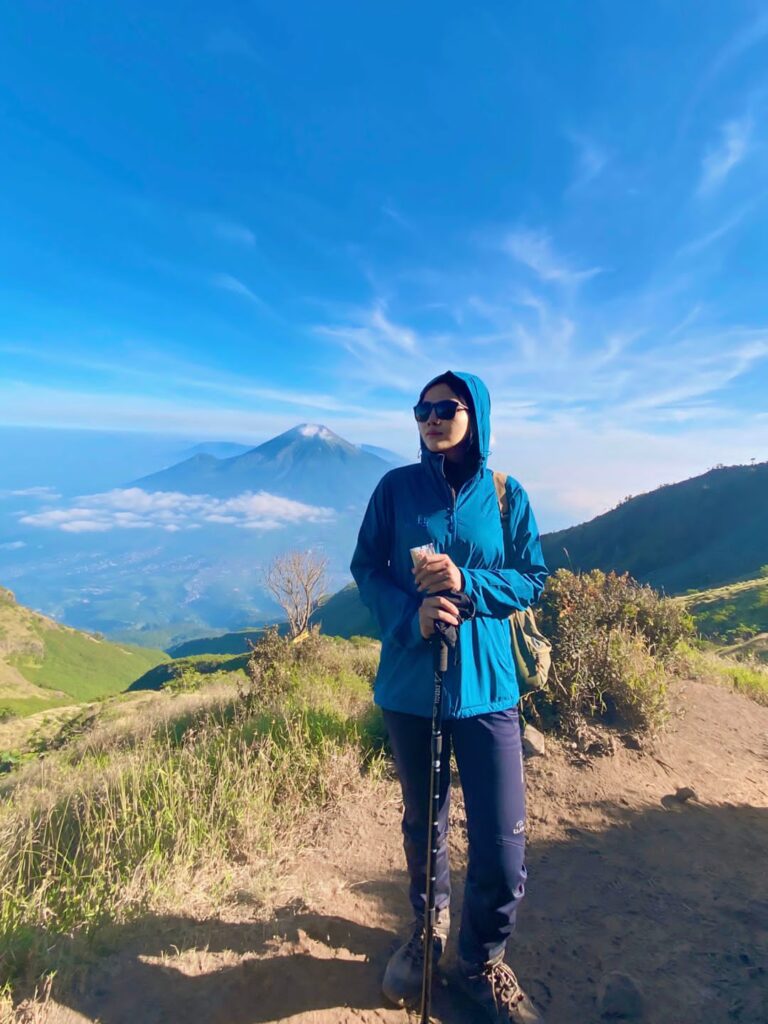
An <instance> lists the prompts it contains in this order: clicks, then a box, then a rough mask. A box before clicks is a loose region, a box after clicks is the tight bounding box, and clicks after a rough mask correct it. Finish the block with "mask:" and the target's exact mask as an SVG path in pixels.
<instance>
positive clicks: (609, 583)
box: [534, 569, 692, 729]
mask: <svg viewBox="0 0 768 1024" xmlns="http://www.w3.org/2000/svg"><path fill="white" fill-rule="evenodd" d="M539 620H540V623H541V626H542V629H543V631H544V632H545V633H546V634H547V635H548V636H549V638H550V640H551V641H552V648H553V650H552V682H551V685H550V687H549V688H548V690H547V691H546V692H545V693H544V694H543V695H539V696H538V697H534V704H535V706H536V707H537V708H538V710H539V712H540V713H542V712H544V713H548V714H549V716H550V717H552V716H554V719H555V721H556V723H557V724H558V725H560V726H561V727H563V728H565V729H569V728H572V727H573V726H575V724H576V722H577V720H578V719H579V718H581V717H583V716H585V715H604V716H606V717H609V718H610V717H614V718H618V719H621V720H622V721H624V722H625V723H626V724H628V725H632V726H635V727H639V728H645V729H650V728H653V727H654V726H656V725H659V724H660V723H661V722H662V721H663V718H664V711H665V706H666V704H665V688H666V686H665V663H666V662H667V660H668V659H669V658H670V656H671V655H672V653H673V652H674V650H675V649H676V647H677V645H678V644H679V642H680V640H681V639H683V638H684V637H687V636H689V635H690V634H691V632H692V620H691V618H690V616H689V615H688V614H687V612H686V611H685V610H684V609H683V608H682V607H681V606H680V605H679V604H677V603H676V602H673V601H671V600H669V599H667V598H663V597H661V596H659V595H658V594H657V593H656V592H655V591H654V590H653V589H652V588H651V587H649V586H644V585H642V584H639V583H638V582H637V581H636V580H633V579H632V578H631V577H630V576H629V575H628V574H626V573H625V574H624V575H617V574H616V573H613V572H611V573H604V572H601V571H600V570H598V569H595V570H593V571H592V572H588V573H581V574H574V573H572V572H569V571H567V570H566V569H560V570H558V571H557V572H556V573H555V574H554V575H553V576H552V577H550V579H549V581H548V583H547V587H546V589H545V592H544V595H543V598H542V602H541V610H540V614H539Z"/></svg>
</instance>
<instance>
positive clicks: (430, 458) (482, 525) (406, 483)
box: [351, 372, 547, 1024]
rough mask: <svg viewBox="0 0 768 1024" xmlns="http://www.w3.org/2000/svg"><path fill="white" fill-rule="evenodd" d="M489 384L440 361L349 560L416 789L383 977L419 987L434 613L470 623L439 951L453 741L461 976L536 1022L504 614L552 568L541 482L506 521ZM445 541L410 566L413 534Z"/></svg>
mask: <svg viewBox="0 0 768 1024" xmlns="http://www.w3.org/2000/svg"><path fill="white" fill-rule="evenodd" d="M490 407H491V402H490V396H489V394H488V390H487V388H486V387H485V385H484V384H483V382H482V381H481V380H480V379H479V378H478V377H475V376H474V375H472V374H469V373H458V372H456V373H454V372H448V373H443V374H441V375H440V376H439V377H436V378H435V379H434V380H432V381H430V382H429V383H428V384H427V385H426V387H425V388H424V389H423V390H422V392H421V394H420V396H419V401H418V403H417V404H416V406H415V407H414V413H415V416H416V421H417V423H418V427H419V433H420V435H421V461H420V463H416V464H414V465H410V466H404V467H402V468H398V469H393V470H391V471H390V472H388V473H387V474H386V475H385V476H384V477H383V479H382V480H381V481H380V482H379V484H378V485H377V487H376V489H375V491H374V492H373V495H372V497H371V499H370V502H369V503H368V508H367V510H366V513H365V517H364V519H363V523H362V526H361V528H360V534H359V537H358V541H357V547H356V549H355V553H354V556H353V558H352V564H351V570H352V575H353V576H354V578H355V581H356V582H357V586H358V588H359V591H360V596H361V598H362V600H363V602H364V604H366V605H367V606H368V608H369V609H370V610H371V612H372V614H373V616H374V618H375V620H376V622H377V624H378V626H379V629H380V632H381V640H382V646H381V660H380V663H379V668H378V672H377V676H376V683H375V688H374V699H375V701H376V703H377V704H378V705H379V706H380V707H381V708H382V710H383V715H384V720H385V723H386V726H387V731H388V733H389V739H390V743H391V747H392V751H393V753H394V758H395V765H396V768H397V773H398V776H399V778H400V784H401V787H402V791H403V802H404V805H405V811H404V814H403V823H402V827H403V837H404V847H405V856H406V861H407V865H408V873H409V876H410V901H411V905H412V907H413V913H414V917H415V921H414V924H413V929H412V933H411V934H410V937H409V938H408V940H407V941H406V942H404V943H403V945H402V946H400V948H399V949H397V950H396V952H395V953H393V955H392V956H391V958H390V960H389V963H388V964H387V968H386V972H385V974H384V980H383V986H382V987H383V991H384V994H385V995H386V996H387V998H388V999H389V1000H391V1001H392V1002H394V1003H395V1004H397V1005H399V1006H403V1005H405V1004H407V1003H412V1002H415V1001H416V1000H417V999H418V997H419V995H420V993H421V983H422V971H423V941H422V940H423V926H424V909H425V906H424V904H425V889H426V859H427V845H428V842H429V836H428V818H429V806H428V804H429V778H430V738H431V715H432V698H433V686H432V680H433V669H432V664H433V663H432V651H431V643H430V640H431V637H432V635H433V633H434V632H435V622H436V621H437V620H439V621H442V622H444V623H449V624H453V625H455V626H459V627H460V628H459V631H458V636H459V640H458V645H457V647H456V649H455V654H452V656H451V658H450V659H449V667H448V671H447V673H446V674H445V681H444V689H443V737H444V738H443V750H442V762H441V768H442V770H441V773H440V800H439V815H438V830H439V843H438V853H437V863H436V881H435V891H436V903H435V905H436V909H437V914H436V926H435V945H434V962H435V963H437V961H438V959H439V958H440V956H441V955H442V953H443V949H444V946H445V942H446V940H447V938H448V932H449V927H450V917H449V913H450V912H449V904H450V897H451V887H450V878H449V866H448V843H447V834H448V806H449V799H450V754H451V748H453V750H454V752H455V754H456V762H457V765H458V769H459V776H460V779H461V785H462V789H463V792H464V802H465V805H466V813H467V833H468V845H469V859H468V866H467V879H466V886H465V890H464V905H463V908H462V914H461V927H460V930H459V940H458V941H459V948H458V957H457V971H456V982H457V984H458V986H459V987H460V988H461V989H462V991H463V992H464V993H465V994H466V995H468V996H469V998H470V999H472V1000H474V1001H475V1002H476V1003H477V1004H479V1005H480V1006H481V1007H482V1008H483V1009H484V1010H485V1012H486V1016H487V1018H488V1019H489V1020H491V1021H495V1022H497V1024H501V1022H503V1024H509V1022H515V1024H534V1022H540V1021H541V1020H542V1018H541V1017H540V1015H539V1013H538V1011H537V1010H536V1008H535V1007H534V1005H533V1003H532V1002H531V1000H530V999H529V998H528V997H527V996H526V995H525V993H524V992H523V991H522V989H521V987H520V985H519V983H518V981H517V978H516V977H515V974H514V972H513V971H512V969H511V968H510V967H509V966H508V965H507V964H506V963H505V962H504V953H505V949H506V945H507V940H508V938H509V936H510V935H511V934H512V932H513V930H514V927H515V917H516V914H517V908H518V905H519V903H520V901H521V899H522V898H523V895H524V892H525V880H526V870H525V863H524V860H525V794H524V783H523V759H522V749H521V740H520V726H519V721H518V709H517V703H518V699H519V692H518V686H517V680H516V675H515V669H514V664H513V660H512V654H511V651H510V634H509V624H508V622H507V621H506V619H507V617H508V616H509V615H510V614H511V613H512V612H513V611H514V610H515V609H520V608H527V607H528V606H529V605H531V604H533V603H534V602H535V601H536V600H537V599H538V597H539V595H540V594H541V591H542V588H543V586H544V581H545V579H546V576H547V568H546V566H545V564H544V559H543V556H542V553H541V545H540V542H539V533H538V529H537V526H536V521H535V519H534V517H533V512H532V511H531V506H530V504H529V502H528V497H527V495H526V493H525V491H524V490H523V488H522V487H521V486H520V484H519V483H517V481H516V480H514V479H513V478H511V477H510V478H508V480H507V496H508V499H509V507H510V516H509V520H508V521H507V522H505V524H504V526H502V521H501V517H500V512H499V504H498V498H497V494H496V490H495V488H494V482H493V474H492V471H491V470H490V469H488V468H487V466H486V461H487V459H488V449H489V443H490V436H491V427H490ZM430 542H431V543H432V544H433V545H434V548H435V550H436V551H437V552H438V553H437V554H434V555H431V556H427V558H426V559H425V560H424V561H422V562H420V563H419V568H418V569H414V568H413V567H412V564H413V563H412V560H411V555H410V549H411V548H414V547H419V546H421V545H424V544H428V543H430ZM450 591H454V592H456V591H458V592H463V594H465V595H466V596H467V597H468V598H469V599H470V600H471V603H472V605H473V606H474V616H473V617H472V618H471V619H470V620H469V621H465V622H463V623H462V624H460V621H459V617H458V614H457V609H456V605H455V604H454V603H453V602H451V601H450V600H449V599H448V598H447V597H446V596H443V595H445V593H447V592H450Z"/></svg>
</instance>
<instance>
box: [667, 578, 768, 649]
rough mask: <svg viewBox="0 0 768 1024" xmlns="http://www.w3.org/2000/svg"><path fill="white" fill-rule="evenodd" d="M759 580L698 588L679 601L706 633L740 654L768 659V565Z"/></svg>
mask: <svg viewBox="0 0 768 1024" xmlns="http://www.w3.org/2000/svg"><path fill="white" fill-rule="evenodd" d="M764 569H765V575H762V576H760V577H759V578H758V579H756V580H746V581H745V582H743V583H732V584H730V585H729V586H725V587H713V588H712V589H710V590H699V591H694V592H693V593H691V594H686V595H685V596H684V597H681V598H679V600H680V601H681V602H682V603H683V604H684V605H685V607H686V609H687V610H688V611H689V612H690V613H691V615H693V617H694V619H695V620H696V628H697V629H698V631H699V632H700V633H701V635H702V636H704V637H706V638H707V639H708V640H712V641H713V642H714V643H717V644H720V645H721V648H722V650H723V651H727V652H728V653H731V654H733V655H735V656H737V657H740V658H745V657H748V656H752V657H754V658H757V659H759V660H761V661H768V567H764Z"/></svg>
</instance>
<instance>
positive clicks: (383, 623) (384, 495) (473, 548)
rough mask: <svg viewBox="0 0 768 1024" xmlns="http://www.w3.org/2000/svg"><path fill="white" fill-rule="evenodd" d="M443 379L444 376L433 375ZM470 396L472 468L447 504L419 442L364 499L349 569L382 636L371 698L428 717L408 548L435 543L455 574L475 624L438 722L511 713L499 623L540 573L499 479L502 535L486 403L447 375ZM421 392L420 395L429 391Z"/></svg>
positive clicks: (535, 590)
mask: <svg viewBox="0 0 768 1024" xmlns="http://www.w3.org/2000/svg"><path fill="white" fill-rule="evenodd" d="M441 376H442V374H441ZM453 376H455V377H457V378H459V380H461V381H463V383H464V385H465V386H466V388H467V389H468V390H469V395H470V399H471V403H472V406H473V408H472V410H471V412H472V413H473V415H474V421H475V424H476V442H475V443H476V445H477V447H478V451H477V453H476V454H478V455H479V459H478V466H477V469H476V471H475V473H474V475H473V476H471V477H470V478H469V479H468V480H467V481H466V482H465V483H464V484H463V485H462V487H461V488H460V489H459V491H458V494H456V496H455V498H454V492H453V490H452V489H451V487H450V485H449V483H448V481H447V480H446V478H445V474H444V472H443V463H444V459H445V456H443V455H438V454H435V453H433V452H430V451H429V449H428V448H427V447H426V446H425V445H424V443H423V441H422V445H421V462H420V463H415V464H414V465H411V466H403V467H400V468H398V469H393V470H390V471H389V472H388V473H386V474H385V475H384V476H383V477H382V479H381V480H380V481H379V483H378V485H377V486H376V489H375V490H374V492H373V495H372V496H371V499H370V501H369V503H368V508H367V509H366V512H365V516H364V518H363V522H362V525H361V527H360V533H359V535H358V540H357V547H356V548H355V553H354V555H353V556H352V564H351V566H350V569H351V571H352V576H353V577H354V579H355V582H356V583H357V586H358V590H359V592H360V597H361V599H362V601H363V603H364V604H365V605H366V606H367V607H368V608H369V609H370V611H371V613H372V615H373V617H374V619H375V621H376V623H377V624H378V626H379V631H380V635H381V641H382V643H381V660H380V662H379V668H378V672H377V675H376V683H375V686H374V700H375V702H376V703H377V704H378V705H379V706H380V707H382V708H386V709H388V710H390V711H402V712H406V713H408V714H413V715H421V716H423V717H425V718H429V717H430V716H431V713H432V696H433V669H432V650H431V644H430V643H429V642H428V641H427V640H425V639H424V638H423V637H422V635H421V631H420V629H419V614H418V612H419V606H420V604H421V602H422V600H423V598H424V597H425V596H426V595H425V594H422V593H419V591H418V590H417V589H416V584H415V582H414V577H413V574H412V572H411V569H412V565H413V563H412V561H411V555H410V549H411V548H413V547H417V546H419V545H421V544H428V543H429V542H430V541H431V542H432V543H433V544H434V547H435V551H437V552H438V553H442V552H445V553H446V554H448V555H450V557H451V559H452V560H453V562H454V563H455V564H456V565H457V566H458V567H459V569H460V570H461V574H462V577H463V580H464V592H465V593H466V594H467V595H468V596H469V597H471V598H472V601H473V602H474V605H475V609H476V611H475V617H474V618H473V619H471V620H470V621H468V622H464V623H462V625H461V626H460V628H459V643H458V652H457V653H458V657H457V659H456V663H454V661H453V659H450V660H449V667H448V672H447V673H446V675H445V679H444V697H443V701H444V703H443V714H444V716H445V717H446V718H469V717H471V716H472V715H481V714H485V713H487V712H491V711H503V710H505V709H507V708H511V707H514V706H515V705H516V704H517V701H518V699H519V689H518V685H517V678H516V673H515V667H514V662H513V659H512V653H511V649H510V637H509V623H508V622H507V621H506V619H507V617H508V616H509V615H511V613H512V612H513V611H514V610H515V609H518V608H527V607H528V606H529V605H531V604H533V603H535V602H536V601H537V600H538V598H539V595H540V594H541V591H542V589H543V587H544V581H545V579H546V577H547V567H546V565H545V564H544V558H543V555H542V552H541V544H540V542H539V531H538V528H537V526H536V520H535V519H534V516H533V512H532V510H531V506H530V503H529V501H528V495H527V494H526V493H525V491H524V490H523V488H522V487H521V486H520V484H519V483H518V482H517V480H514V479H513V478H512V477H508V478H507V497H508V498H509V509H510V515H509V520H508V522H507V523H505V525H504V528H502V523H501V516H500V514H499V504H498V499H497V497H496V490H495V487H494V484H493V473H492V471H491V470H490V469H488V467H487V465H486V463H487V460H488V450H489V445H490V437H491V422H490V421H491V416H490V414H491V399H490V395H489V394H488V389H487V388H486V386H485V384H483V382H482V381H481V380H480V379H479V377H475V376H474V375H473V374H470V373H454V374H453ZM431 383H432V382H430V384H427V385H426V387H425V388H424V391H422V394H423V393H424V392H425V391H427V389H428V388H429V387H430V386H431Z"/></svg>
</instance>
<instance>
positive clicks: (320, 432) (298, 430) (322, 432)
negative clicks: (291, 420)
mask: <svg viewBox="0 0 768 1024" xmlns="http://www.w3.org/2000/svg"><path fill="white" fill-rule="evenodd" d="M291 433H295V434H299V435H301V437H319V438H320V439H321V440H322V441H338V440H340V438H339V435H338V434H334V432H333V431H332V430H329V429H328V427H324V426H323V424H322V423H300V424H299V425H298V426H297V427H294V428H293V430H292V431H291Z"/></svg>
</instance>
